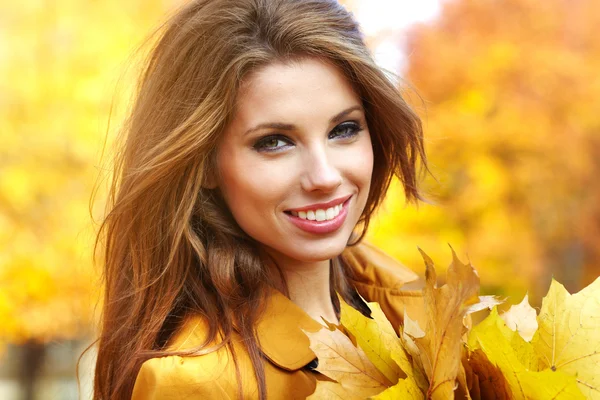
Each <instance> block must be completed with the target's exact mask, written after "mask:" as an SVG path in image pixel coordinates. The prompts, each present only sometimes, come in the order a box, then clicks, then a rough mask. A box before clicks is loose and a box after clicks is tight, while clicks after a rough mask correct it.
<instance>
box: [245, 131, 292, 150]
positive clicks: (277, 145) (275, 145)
mask: <svg viewBox="0 0 600 400" xmlns="http://www.w3.org/2000/svg"><path fill="white" fill-rule="evenodd" d="M289 145H291V142H290V140H289V139H288V138H286V137H285V136H281V135H270V136H266V137H264V138H261V139H259V140H258V141H257V142H256V143H255V144H254V146H252V147H254V149H255V150H256V151H259V152H269V151H278V150H281V149H283V148H286V147H287V146H289Z"/></svg>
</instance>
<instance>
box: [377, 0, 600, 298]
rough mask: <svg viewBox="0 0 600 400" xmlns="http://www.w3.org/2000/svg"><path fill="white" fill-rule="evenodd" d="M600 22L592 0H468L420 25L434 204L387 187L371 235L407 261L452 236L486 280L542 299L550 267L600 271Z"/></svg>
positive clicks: (566, 279) (553, 271)
mask: <svg viewBox="0 0 600 400" xmlns="http://www.w3.org/2000/svg"><path fill="white" fill-rule="evenodd" d="M598 27H600V2H598V1H596V0H577V1H567V0H460V1H447V2H445V3H444V6H443V9H442V12H441V15H440V16H439V18H438V19H437V20H436V21H434V22H432V23H430V24H426V25H420V26H417V27H416V28H415V29H413V30H412V31H411V32H410V34H409V40H408V46H407V54H408V60H407V62H408V69H407V71H406V74H405V77H406V79H407V81H408V82H410V83H411V84H413V85H414V86H415V88H416V91H417V92H418V93H419V95H420V96H422V98H423V100H424V102H423V103H420V102H419V101H415V104H416V106H417V108H419V109H420V110H421V112H422V115H423V117H424V121H425V134H426V138H427V145H428V154H429V157H430V162H431V166H432V170H433V173H434V175H435V176H436V177H437V178H438V181H439V184H438V183H435V182H433V180H429V181H428V182H427V185H426V186H427V189H428V190H429V191H430V193H432V194H433V195H432V196H431V198H432V199H433V200H434V201H435V202H436V203H437V205H436V206H429V205H424V206H422V207H421V208H420V210H419V211H415V210H414V209H403V208H402V204H401V202H402V196H401V193H400V192H399V190H398V188H397V187H396V188H393V191H392V194H391V196H390V198H389V201H388V202H387V211H386V212H385V213H383V215H382V218H380V223H379V229H378V230H377V231H376V232H375V234H374V235H373V240H374V241H375V242H378V243H379V244H380V245H381V246H382V247H384V248H386V249H387V250H388V251H390V252H392V253H394V254H395V255H396V256H397V257H398V258H400V259H403V260H405V261H407V259H408V262H409V263H410V265H411V266H414V265H420V264H421V261H420V260H419V259H418V254H416V253H417V252H416V251H415V246H416V245H419V246H421V247H422V248H424V249H425V250H426V251H428V252H430V253H432V254H431V255H432V257H433V258H434V259H438V260H443V259H447V260H448V262H449V261H450V253H449V249H448V248H447V247H445V246H442V245H441V244H442V243H443V242H448V243H450V244H451V245H452V246H453V247H454V248H455V249H456V250H457V251H458V252H459V254H460V253H464V252H465V251H466V252H468V254H469V255H470V256H471V258H472V261H473V263H474V265H475V266H476V267H477V268H478V269H479V271H480V275H481V279H482V283H483V286H484V290H487V291H492V292H495V293H505V294H512V295H515V294H516V292H519V294H520V295H521V296H522V294H524V291H525V289H526V288H527V289H529V290H530V293H531V292H533V294H534V297H536V298H537V299H538V300H539V294H540V293H541V292H542V291H545V290H547V288H548V285H549V282H550V278H551V276H552V275H554V277H555V278H556V279H558V280H559V281H561V282H563V283H564V284H565V286H567V288H569V289H570V290H576V289H579V288H581V287H582V286H583V285H585V284H588V283H590V282H591V281H592V280H593V279H594V278H595V277H596V276H598V275H599V272H600V178H599V176H598V173H599V172H600V113H599V107H598V104H599V101H600V73H599V72H598V71H600V40H599V39H598ZM423 104H424V106H425V107H423ZM436 252H437V254H436ZM411 257H412V258H411ZM486 288H487V289H486ZM514 300H518V298H514Z"/></svg>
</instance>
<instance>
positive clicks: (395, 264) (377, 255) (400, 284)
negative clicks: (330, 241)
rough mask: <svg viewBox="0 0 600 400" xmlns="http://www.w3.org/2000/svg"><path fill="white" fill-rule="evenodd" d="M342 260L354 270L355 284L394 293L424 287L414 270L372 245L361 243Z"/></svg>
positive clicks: (346, 251)
mask: <svg viewBox="0 0 600 400" xmlns="http://www.w3.org/2000/svg"><path fill="white" fill-rule="evenodd" d="M342 258H343V259H344V262H346V264H348V266H349V267H350V268H351V269H352V271H353V273H354V280H355V282H354V283H355V284H358V285H361V286H365V285H367V286H370V287H373V288H381V289H387V290H392V291H397V290H400V289H402V290H407V289H410V290H414V289H420V288H421V287H422V281H421V280H420V278H419V276H418V275H417V274H416V273H415V272H414V271H413V270H411V269H410V268H408V267H406V266H405V265H404V264H402V263H401V262H400V261H398V260H396V259H395V258H393V257H391V256H389V255H388V254H386V253H385V252H383V251H382V250H380V249H379V248H377V247H375V246H374V245H372V244H370V243H367V242H361V243H360V244H358V245H356V246H352V247H348V248H346V250H344V252H343V253H342Z"/></svg>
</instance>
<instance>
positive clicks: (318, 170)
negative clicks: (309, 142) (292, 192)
mask: <svg viewBox="0 0 600 400" xmlns="http://www.w3.org/2000/svg"><path fill="white" fill-rule="evenodd" d="M334 161H335V159H334V157H333V155H331V154H328V152H327V148H326V147H322V146H317V147H316V148H313V149H310V150H307V154H306V157H303V160H302V162H303V163H304V166H303V169H304V174H303V176H302V179H301V185H302V189H304V190H305V191H307V192H313V191H323V192H333V191H335V189H337V188H338V187H339V186H340V185H341V184H342V174H341V173H340V170H339V169H338V168H337V167H336V165H335V162H334Z"/></svg>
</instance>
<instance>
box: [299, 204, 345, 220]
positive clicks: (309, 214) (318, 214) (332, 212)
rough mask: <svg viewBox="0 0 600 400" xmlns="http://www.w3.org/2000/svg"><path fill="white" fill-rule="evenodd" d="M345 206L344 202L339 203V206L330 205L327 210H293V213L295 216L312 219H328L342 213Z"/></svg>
mask: <svg viewBox="0 0 600 400" xmlns="http://www.w3.org/2000/svg"><path fill="white" fill-rule="evenodd" d="M343 207H344V205H343V204H338V205H337V206H333V207H329V208H328V209H326V210H323V209H318V210H309V211H292V212H291V214H292V215H293V216H295V217H298V218H302V219H308V220H310V221H326V220H331V219H334V218H335V217H337V216H338V215H340V212H342V208H343Z"/></svg>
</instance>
